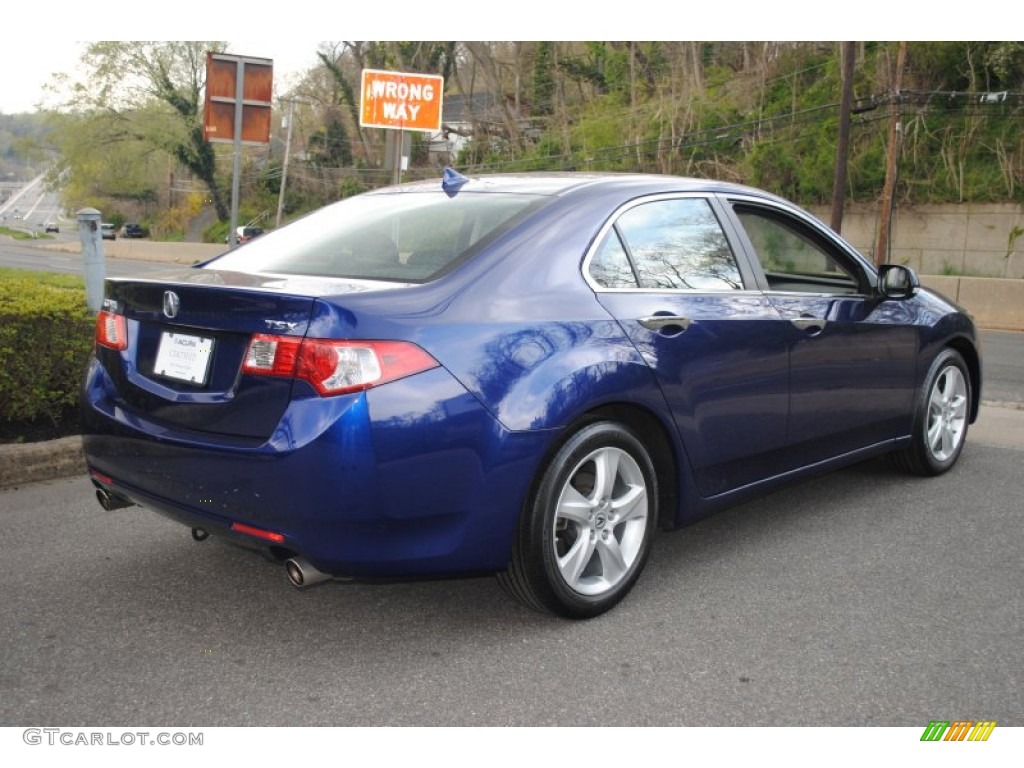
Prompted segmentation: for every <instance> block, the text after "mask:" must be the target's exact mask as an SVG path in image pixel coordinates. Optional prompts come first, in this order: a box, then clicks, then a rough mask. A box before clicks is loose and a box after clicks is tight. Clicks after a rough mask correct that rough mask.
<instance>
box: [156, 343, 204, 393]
mask: <svg viewBox="0 0 1024 768" xmlns="http://www.w3.org/2000/svg"><path fill="white" fill-rule="evenodd" d="M213 347H214V339H213V338H211V337H208V336H197V335H195V334H191V333H179V332H178V331H162V332H161V333H160V344H159V346H158V347H157V351H156V359H155V360H154V361H153V374H154V375H155V376H160V377H161V378H165V379H173V380H174V381H180V382H184V383H185V384H192V385H193V386H199V387H204V386H206V381H207V378H208V377H209V375H210V360H211V359H212V358H213Z"/></svg>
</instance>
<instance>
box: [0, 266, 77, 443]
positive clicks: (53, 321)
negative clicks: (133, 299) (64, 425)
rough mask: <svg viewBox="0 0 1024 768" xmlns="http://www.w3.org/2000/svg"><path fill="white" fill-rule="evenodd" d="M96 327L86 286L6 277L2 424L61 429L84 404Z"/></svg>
mask: <svg viewBox="0 0 1024 768" xmlns="http://www.w3.org/2000/svg"><path fill="white" fill-rule="evenodd" d="M93 324H94V319H93V315H92V313H91V312H90V311H89V309H88V307H87V306H86V303H85V291H84V289H83V288H82V287H81V281H80V280H74V279H72V280H69V279H68V278H66V277H63V276H61V277H59V278H58V277H57V276H52V277H51V276H47V277H43V276H42V275H37V274H34V273H18V272H16V271H13V270H12V271H6V270H5V271H3V272H0V421H8V422H19V421H35V420H37V419H49V420H50V421H52V422H54V423H56V422H57V421H58V419H59V418H60V417H61V415H62V414H63V413H64V412H66V411H67V410H68V409H69V408H73V407H75V406H76V405H77V404H78V402H79V392H80V390H81V386H82V377H83V374H84V372H85V366H86V364H87V362H88V358H89V353H90V352H91V351H92V344H93Z"/></svg>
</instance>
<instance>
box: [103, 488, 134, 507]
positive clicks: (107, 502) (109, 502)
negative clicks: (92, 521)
mask: <svg viewBox="0 0 1024 768" xmlns="http://www.w3.org/2000/svg"><path fill="white" fill-rule="evenodd" d="M96 501H98V502H99V503H100V506H101V507H103V508H104V509H105V510H107V512H112V511H113V510H115V509H124V508H125V507H134V506H135V503H134V502H131V501H128V499H126V498H124V497H123V496H118V495H117V494H116V493H111V492H110V491H108V490H106V489H105V488H97V489H96Z"/></svg>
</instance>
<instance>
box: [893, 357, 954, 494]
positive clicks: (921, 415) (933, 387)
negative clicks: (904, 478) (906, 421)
mask: <svg viewBox="0 0 1024 768" xmlns="http://www.w3.org/2000/svg"><path fill="white" fill-rule="evenodd" d="M972 397H973V393H972V392H971V377H970V374H969V373H968V370H967V365H966V364H965V363H964V359H963V357H961V356H960V353H959V352H957V351H956V350H954V349H948V348H947V349H944V350H943V351H942V352H940V353H939V355H938V357H936V358H935V360H934V361H933V362H932V365H931V367H930V368H929V369H928V376H927V377H926V378H925V388H924V396H923V397H922V398H921V401H920V402H919V403H918V405H917V410H916V412H915V414H914V427H913V436H912V440H911V443H910V445H909V446H907V447H906V448H904V449H903V450H901V451H897V452H896V453H895V454H893V458H894V460H895V462H896V464H897V466H899V467H900V468H901V469H904V470H906V471H907V472H911V473H913V474H916V475H924V476H934V475H941V474H942V473H943V472H946V471H948V470H949V469H951V468H952V466H953V465H954V464H956V461H957V459H958V458H960V452H961V451H962V450H963V447H964V443H965V442H966V440H967V427H968V423H969V422H970V415H971V402H972Z"/></svg>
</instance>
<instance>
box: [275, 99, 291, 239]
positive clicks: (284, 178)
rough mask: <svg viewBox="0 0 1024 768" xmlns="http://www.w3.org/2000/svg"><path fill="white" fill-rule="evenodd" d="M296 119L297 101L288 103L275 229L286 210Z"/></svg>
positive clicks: (279, 224)
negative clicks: (286, 131) (285, 198)
mask: <svg viewBox="0 0 1024 768" xmlns="http://www.w3.org/2000/svg"><path fill="white" fill-rule="evenodd" d="M294 117H295V99H292V100H291V101H289V102H288V133H287V136H286V138H285V142H284V163H283V164H282V165H281V189H280V191H279V192H278V195H277V221H276V223H275V224H274V227H275V228H277V227H280V226H281V213H282V212H283V210H284V185H285V184H286V183H287V182H288V156H289V155H290V154H291V150H292V123H293V122H294Z"/></svg>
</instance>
